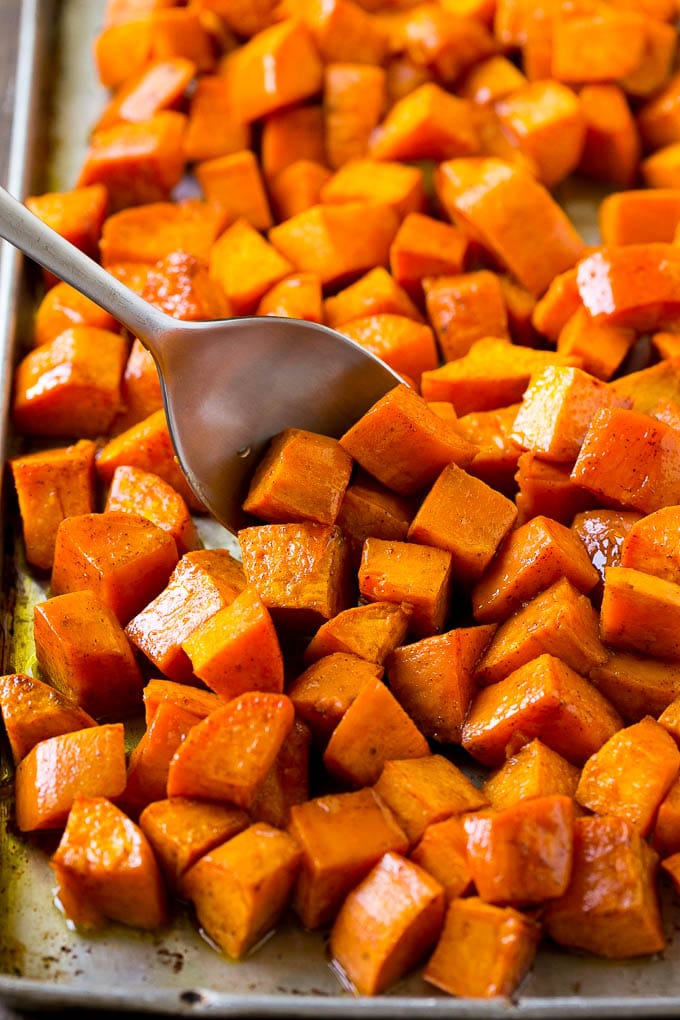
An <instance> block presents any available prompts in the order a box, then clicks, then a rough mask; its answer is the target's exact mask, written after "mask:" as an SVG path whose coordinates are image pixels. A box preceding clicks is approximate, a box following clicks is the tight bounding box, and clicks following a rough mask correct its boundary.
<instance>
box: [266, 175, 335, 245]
mask: <svg viewBox="0 0 680 1020" xmlns="http://www.w3.org/2000/svg"><path fill="white" fill-rule="evenodd" d="M330 176H331V171H330V170H329V169H328V168H327V167H326V166H324V165H323V164H322V163H318V162H315V161H314V160H311V159H297V160H295V162H294V163H290V164H289V166H286V167H284V168H283V170H279V172H278V173H277V175H276V177H274V178H273V179H272V180H271V181H270V184H269V194H270V196H271V201H272V208H273V209H274V212H275V214H276V218H277V219H278V220H279V221H285V220H290V219H293V218H294V217H296V216H298V214H300V213H304V212H307V210H309V209H312V208H313V207H314V206H316V205H318V204H319V202H320V201H321V189H322V188H323V186H324V184H325V183H326V181H327V180H329V178H330ZM291 261H294V260H293V259H292V258H291ZM308 261H311V260H305V265H307V262H308Z"/></svg>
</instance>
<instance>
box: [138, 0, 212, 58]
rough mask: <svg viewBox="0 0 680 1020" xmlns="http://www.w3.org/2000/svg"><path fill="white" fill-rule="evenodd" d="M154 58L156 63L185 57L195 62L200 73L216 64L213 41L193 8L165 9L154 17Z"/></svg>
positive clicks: (152, 41) (152, 47)
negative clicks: (160, 60)
mask: <svg viewBox="0 0 680 1020" xmlns="http://www.w3.org/2000/svg"><path fill="white" fill-rule="evenodd" d="M151 25H152V31H151V55H152V57H154V58H156V59H168V58H170V57H177V56H182V57H186V58H187V59H189V60H192V61H193V62H194V64H195V65H196V68H197V70H198V71H199V72H201V71H210V70H211V69H212V68H213V66H214V63H215V55H214V51H213V47H212V40H211V37H210V33H209V31H208V29H207V27H206V26H205V25H204V22H203V19H202V18H201V14H200V11H197V10H196V9H195V8H193V7H189V8H188V9H177V7H176V6H175V7H162V8H160V9H156V10H154V11H152V13H151Z"/></svg>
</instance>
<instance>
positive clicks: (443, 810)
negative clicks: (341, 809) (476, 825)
mask: <svg viewBox="0 0 680 1020" xmlns="http://www.w3.org/2000/svg"><path fill="white" fill-rule="evenodd" d="M373 788H374V790H375V792H376V793H377V794H378V796H379V797H381V798H382V800H384V802H385V803H386V804H387V806H388V808H389V809H390V810H391V811H392V813H393V815H394V816H395V818H396V819H397V822H398V823H399V825H400V826H401V828H402V829H403V830H404V832H405V833H406V835H407V836H408V839H409V842H410V844H411V846H414V845H415V844H416V843H417V842H418V841H419V840H420V838H421V837H422V835H423V833H424V832H425V829H426V828H427V827H428V825H431V824H432V823H433V822H441V821H443V820H444V819H445V818H449V817H450V816H451V815H460V814H463V813H464V812H467V811H476V810H477V809H478V808H480V807H483V806H484V805H485V804H486V798H485V797H484V795H483V794H482V793H480V791H479V790H478V789H477V787H476V786H475V785H474V784H473V783H472V782H471V781H470V780H469V779H468V778H467V776H466V775H464V773H463V772H461V771H460V769H459V768H458V767H457V766H456V765H454V764H453V762H450V761H449V760H448V758H443V757H442V756H441V755H439V754H430V755H427V756H426V757H424V758H409V759H406V760H405V761H399V760H393V759H391V760H389V761H386V762H385V764H384V766H383V770H382V772H381V773H380V776H379V777H378V780H377V782H376V783H375V785H374V787H373Z"/></svg>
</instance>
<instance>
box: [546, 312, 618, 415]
mask: <svg viewBox="0 0 680 1020" xmlns="http://www.w3.org/2000/svg"><path fill="white" fill-rule="evenodd" d="M636 339H637V333H636V332H635V330H634V329H630V328H628V327H626V326H614V325H612V324H611V323H609V322H600V321H598V320H597V319H594V318H593V317H592V315H591V314H590V312H589V311H588V310H587V309H586V308H584V307H583V306H581V307H579V308H578V309H577V310H576V311H575V312H574V313H573V315H571V316H570V317H569V318H568V319H567V321H566V322H565V323H564V325H563V327H562V329H561V330H560V332H559V335H558V337H557V351H558V353H559V354H564V355H565V356H567V357H572V358H576V359H578V361H579V362H580V364H581V368H582V369H583V370H584V371H585V372H589V373H590V374H591V375H593V376H595V378H597V379H603V380H605V381H607V380H609V379H611V378H612V376H613V375H614V374H615V373H616V372H617V370H618V369H619V368H620V366H621V364H622V362H623V361H624V359H625V357H626V355H627V354H628V352H629V351H630V350H631V348H632V347H633V345H634V344H635V341H636ZM619 406H625V405H619Z"/></svg>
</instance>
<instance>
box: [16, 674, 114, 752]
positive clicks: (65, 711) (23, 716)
mask: <svg viewBox="0 0 680 1020" xmlns="http://www.w3.org/2000/svg"><path fill="white" fill-rule="evenodd" d="M0 718H2V721H3V723H4V726H5V733H6V734H7V739H8V741H9V746H10V749H11V751H12V759H13V761H14V764H15V765H18V764H19V762H20V761H21V759H22V758H25V757H26V755H27V754H28V752H29V751H30V750H31V749H32V748H33V747H35V745H36V744H37V743H39V742H40V741H41V740H47V739H48V738H49V737H58V736H59V735H60V734H62V733H70V732H71V731H72V730H83V729H85V728H86V727H87V726H95V725H96V723H95V720H94V719H93V718H92V716H91V715H88V713H87V712H86V711H85V709H84V708H81V707H80V706H79V705H78V704H76V702H75V701H72V700H71V699H70V698H67V697H66V695H65V694H62V693H61V692H60V691H57V690H55V689H54V687H51V686H50V685H49V684H46V683H43V682H42V680H38V679H37V678H36V677H32V676H27V675H26V674H25V673H8V674H7V675H6V676H2V677H0Z"/></svg>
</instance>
